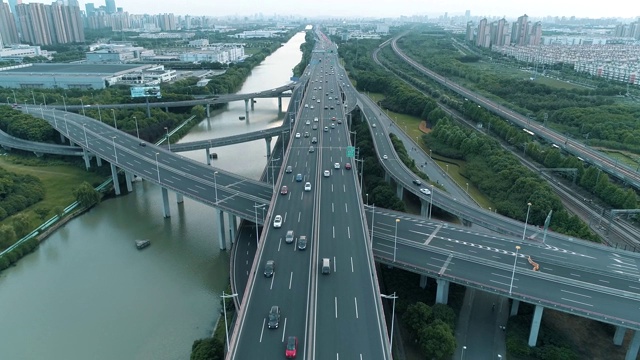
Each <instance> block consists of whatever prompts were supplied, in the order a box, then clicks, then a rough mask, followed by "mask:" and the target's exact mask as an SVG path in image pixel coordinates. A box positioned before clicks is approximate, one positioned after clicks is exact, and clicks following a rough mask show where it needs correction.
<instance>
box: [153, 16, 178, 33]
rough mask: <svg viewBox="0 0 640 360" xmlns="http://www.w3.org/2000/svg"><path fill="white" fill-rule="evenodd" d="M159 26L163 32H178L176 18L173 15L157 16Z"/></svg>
mask: <svg viewBox="0 0 640 360" xmlns="http://www.w3.org/2000/svg"><path fill="white" fill-rule="evenodd" d="M156 20H157V25H158V27H159V28H160V29H162V31H171V30H176V29H177V27H176V18H175V17H174V15H173V14H171V13H169V14H160V15H157V16H156Z"/></svg>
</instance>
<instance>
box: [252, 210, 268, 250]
mask: <svg viewBox="0 0 640 360" xmlns="http://www.w3.org/2000/svg"><path fill="white" fill-rule="evenodd" d="M264 206H265V204H260V205H258V203H255V204H254V205H253V212H254V213H255V215H256V249H257V248H258V246H259V245H260V242H259V240H260V238H259V237H258V236H259V235H258V208H262V226H264V225H265V224H264ZM256 251H257V250H256Z"/></svg>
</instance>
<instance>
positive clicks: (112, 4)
mask: <svg viewBox="0 0 640 360" xmlns="http://www.w3.org/2000/svg"><path fill="white" fill-rule="evenodd" d="M105 5H106V7H107V14H115V13H116V0H105Z"/></svg>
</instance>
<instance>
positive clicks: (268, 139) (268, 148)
mask: <svg viewBox="0 0 640 360" xmlns="http://www.w3.org/2000/svg"><path fill="white" fill-rule="evenodd" d="M264 141H266V142H267V161H270V160H271V136H269V137H266V138H264Z"/></svg>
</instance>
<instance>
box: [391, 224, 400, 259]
mask: <svg viewBox="0 0 640 360" xmlns="http://www.w3.org/2000/svg"><path fill="white" fill-rule="evenodd" d="M399 222H400V219H396V231H395V234H394V235H393V262H394V263H395V262H396V251H397V250H398V223H399Z"/></svg>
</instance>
